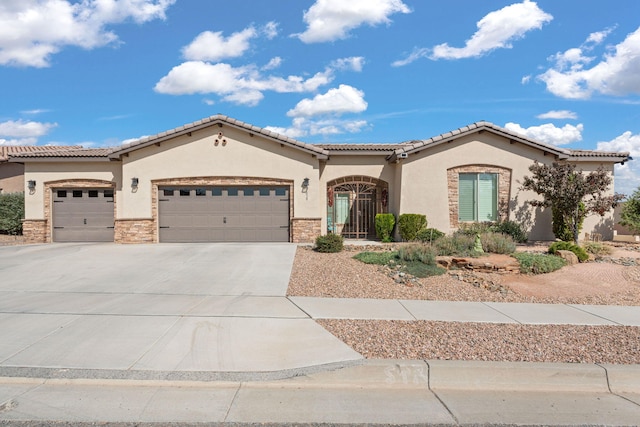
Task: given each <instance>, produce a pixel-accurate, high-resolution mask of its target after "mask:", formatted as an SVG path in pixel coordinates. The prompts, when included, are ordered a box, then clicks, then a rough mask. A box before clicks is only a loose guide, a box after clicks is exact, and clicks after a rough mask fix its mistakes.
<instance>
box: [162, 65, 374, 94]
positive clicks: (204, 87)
mask: <svg viewBox="0 0 640 427" xmlns="http://www.w3.org/2000/svg"><path fill="white" fill-rule="evenodd" d="M361 63H362V61H361V60H360V59H359V58H344V59H339V60H336V61H334V62H333V63H332V65H331V66H329V67H327V68H326V69H325V70H324V71H320V72H317V73H315V74H314V75H313V76H311V77H308V78H303V77H301V76H287V77H286V78H284V77H280V76H274V75H265V74H263V73H262V72H261V71H264V68H263V70H260V69H258V67H256V66H255V65H246V66H242V67H233V66H232V65H230V64H226V63H217V64H211V63H208V62H204V61H188V62H183V63H182V64H180V65H177V66H175V67H173V69H171V71H169V73H168V74H167V75H166V76H164V77H162V78H161V79H160V81H158V83H156V85H155V87H154V90H155V91H156V92H158V93H164V94H169V95H191V94H196V93H199V94H210V93H213V94H217V95H219V96H221V97H222V99H223V100H225V101H228V102H232V103H236V104H242V105H248V106H255V105H257V104H258V103H259V102H260V101H261V100H262V99H263V98H264V92H266V91H272V92H278V93H303V92H314V91H316V90H318V88H320V87H321V86H324V85H326V84H329V83H330V82H331V81H333V79H334V78H335V76H334V74H335V70H336V69H338V68H337V66H339V67H341V68H350V69H353V70H356V69H358V68H359V67H361V65H360V64H361Z"/></svg>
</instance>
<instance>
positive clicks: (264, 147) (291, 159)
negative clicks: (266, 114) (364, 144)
mask: <svg viewBox="0 0 640 427" xmlns="http://www.w3.org/2000/svg"><path fill="white" fill-rule="evenodd" d="M219 132H222V135H221V136H219ZM122 164H123V166H122V179H123V183H124V185H123V191H122V203H119V205H118V206H119V207H121V209H122V210H120V211H119V213H118V214H119V217H120V218H125V219H126V218H151V216H152V211H151V206H152V203H151V199H152V194H151V193H152V181H153V180H163V179H170V178H187V177H255V178H277V179H283V180H293V181H294V185H293V194H292V197H293V201H294V206H293V210H294V212H293V213H292V216H295V217H318V216H319V215H318V203H319V202H318V197H319V194H320V190H319V187H320V186H319V184H318V176H319V171H318V164H319V163H318V159H317V158H314V157H313V156H312V155H311V154H310V153H306V152H303V151H300V150H298V149H295V148H291V147H288V146H283V145H281V144H279V143H277V142H274V141H271V140H268V139H265V138H263V137H260V136H257V135H256V136H250V135H249V133H248V132H245V131H241V130H237V129H234V128H231V127H228V126H223V127H221V128H220V127H218V126H214V127H210V128H207V129H204V130H201V131H197V132H193V134H192V135H191V136H188V135H184V136H180V137H178V138H176V139H172V140H170V141H166V142H162V143H161V144H160V146H157V145H151V146H148V147H145V148H142V149H139V150H136V151H133V152H131V153H129V156H123V157H122ZM133 177H136V178H138V180H139V184H138V188H137V190H133V189H132V188H131V178H133ZM305 178H309V180H310V185H309V189H308V191H307V192H306V193H303V191H302V181H303V180H304V179H305Z"/></svg>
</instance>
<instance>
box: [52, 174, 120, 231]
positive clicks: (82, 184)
mask: <svg viewBox="0 0 640 427" xmlns="http://www.w3.org/2000/svg"><path fill="white" fill-rule="evenodd" d="M59 188H95V189H109V188H110V189H112V190H114V197H113V217H114V218H116V212H117V203H118V201H117V200H118V198H117V197H115V188H116V184H115V182H113V181H105V180H102V179H61V180H57V181H47V182H45V183H44V218H45V219H44V224H43V226H44V230H45V236H44V242H43V243H51V236H52V234H53V230H52V227H53V217H52V215H53V202H52V197H51V196H52V193H53V191H54V190H56V189H59Z"/></svg>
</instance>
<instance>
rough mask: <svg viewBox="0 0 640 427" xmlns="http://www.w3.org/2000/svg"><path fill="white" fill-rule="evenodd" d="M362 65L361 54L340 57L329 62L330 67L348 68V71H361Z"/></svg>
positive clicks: (362, 58)
mask: <svg viewBox="0 0 640 427" xmlns="http://www.w3.org/2000/svg"><path fill="white" fill-rule="evenodd" d="M363 66H364V57H362V56H351V57H349V58H340V59H336V60H335V61H333V62H331V67H332V68H335V69H336V70H348V71H356V72H358V73H359V72H361V71H362V67H363Z"/></svg>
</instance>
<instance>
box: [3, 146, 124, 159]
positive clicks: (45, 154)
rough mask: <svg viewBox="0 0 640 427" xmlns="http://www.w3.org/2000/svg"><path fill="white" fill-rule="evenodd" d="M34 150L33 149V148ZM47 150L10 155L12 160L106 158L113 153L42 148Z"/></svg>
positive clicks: (95, 149)
mask: <svg viewBox="0 0 640 427" xmlns="http://www.w3.org/2000/svg"><path fill="white" fill-rule="evenodd" d="M34 148H35V147H34ZM44 148H49V149H48V150H33V151H24V152H21V153H15V154H11V157H12V158H16V159H24V158H31V159H33V158H86V157H103V158H105V159H106V158H108V157H109V154H111V153H112V152H113V148H82V147H44Z"/></svg>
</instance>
